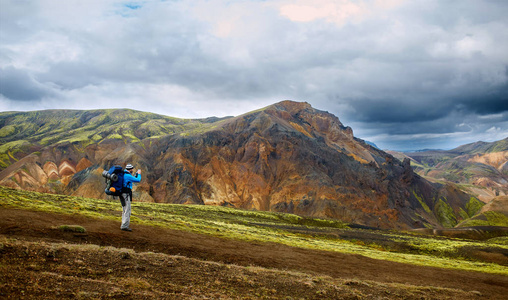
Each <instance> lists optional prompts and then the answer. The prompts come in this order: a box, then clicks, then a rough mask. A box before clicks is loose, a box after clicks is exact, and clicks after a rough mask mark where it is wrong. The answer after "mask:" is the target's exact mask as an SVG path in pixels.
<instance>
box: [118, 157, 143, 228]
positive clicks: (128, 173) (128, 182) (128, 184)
mask: <svg viewBox="0 0 508 300" xmlns="http://www.w3.org/2000/svg"><path fill="white" fill-rule="evenodd" d="M133 171H134V166H133V165H131V164H127V166H126V167H125V171H124V175H123V189H122V195H121V196H120V202H121V203H122V225H121V226H120V229H121V230H124V231H132V229H131V228H130V223H131V202H132V183H133V182H140V181H141V170H138V171H137V172H136V173H135V175H133V174H132V172H133Z"/></svg>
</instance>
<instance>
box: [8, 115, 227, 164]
mask: <svg viewBox="0 0 508 300" xmlns="http://www.w3.org/2000/svg"><path fill="white" fill-rule="evenodd" d="M220 120H222V119H218V118H209V119H196V120H189V119H179V118H172V117H167V116H163V115H157V114H153V113H147V112H141V111H135V110H130V109H106V110H90V111H80V110H45V111H32V112H0V170H1V169H4V168H6V167H7V166H9V165H10V164H11V163H12V162H14V161H16V160H18V159H20V158H22V157H24V156H26V155H28V154H30V153H32V152H36V151H38V150H39V149H41V148H43V147H46V146H50V145H58V144H66V143H71V144H73V145H75V146H76V147H79V148H81V149H84V148H85V147H86V146H88V145H90V144H96V143H97V144H98V143H101V142H104V141H106V140H116V141H118V140H119V141H123V142H124V143H131V142H138V141H140V140H143V139H146V138H157V137H161V136H165V135H171V134H187V135H188V134H192V133H197V132H202V131H206V130H207V129H210V128H213V126H214V123H215V122H219V121H220Z"/></svg>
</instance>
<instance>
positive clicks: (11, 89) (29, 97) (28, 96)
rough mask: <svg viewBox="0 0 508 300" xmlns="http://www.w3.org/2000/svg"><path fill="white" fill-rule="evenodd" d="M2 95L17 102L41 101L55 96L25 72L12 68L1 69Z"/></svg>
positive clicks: (0, 84)
mask: <svg viewBox="0 0 508 300" xmlns="http://www.w3.org/2000/svg"><path fill="white" fill-rule="evenodd" d="M0 94H2V95H3V96H4V97H6V98H9V99H12V100H16V101H18V100H19V101H33V100H41V99H42V98H44V97H47V96H54V92H53V91H52V90H51V89H50V88H49V87H47V86H45V85H43V84H40V83H39V82H37V81H36V80H35V79H34V78H32V77H31V76H30V75H29V74H28V73H27V72H26V71H25V70H17V69H15V68H12V67H7V68H4V69H0Z"/></svg>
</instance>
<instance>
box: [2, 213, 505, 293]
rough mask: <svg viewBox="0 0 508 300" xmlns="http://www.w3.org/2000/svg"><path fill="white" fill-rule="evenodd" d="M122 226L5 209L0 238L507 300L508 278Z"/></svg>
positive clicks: (110, 222) (65, 216)
mask: <svg viewBox="0 0 508 300" xmlns="http://www.w3.org/2000/svg"><path fill="white" fill-rule="evenodd" d="M59 225H81V226H83V227H85V228H86V230H87V233H86V234H77V233H71V232H62V231H60V230H57V229H54V227H55V226H59ZM119 227H120V221H118V222H114V221H109V220H100V219H94V218H87V217H83V216H79V215H60V214H51V213H43V212H32V211H25V210H14V209H5V208H1V209H0V234H3V235H5V236H8V237H15V238H17V239H22V240H29V241H39V240H44V241H48V242H62V241H65V242H71V243H88V244H97V245H101V246H114V247H118V248H128V249H133V250H135V251H137V252H146V251H152V252H160V253H166V254H171V255H176V254H178V255H183V256H187V257H191V258H198V259H204V260H209V261H216V262H223V263H232V264H237V265H241V266H251V265H253V266H261V267H265V268H274V269H280V270H296V271H301V272H306V273H312V274H322V275H328V276H332V277H335V278H346V279H358V280H372V281H376V282H384V283H402V284H410V285H417V286H434V287H446V288H454V289H460V290H463V291H479V292H480V293H481V294H482V295H483V296H486V297H487V298H490V299H506V297H507V296H506V295H508V276H502V275H493V274H485V273H480V272H467V271H458V270H449V269H440V268H432V267H420V266H414V265H408V264H401V263H395V262H388V261H380V260H374V259H371V258H367V257H363V256H360V255H350V254H342V253H333V252H327V251H319V250H309V249H299V248H294V247H289V246H284V245H279V244H273V243H258V242H243V241H234V240H228V239H221V238H217V237H212V236H207V235H199V234H193V233H189V232H183V231H177V230H170V229H162V228H153V227H149V226H142V225H137V224H133V229H134V231H133V232H123V231H121V230H120V229H119Z"/></svg>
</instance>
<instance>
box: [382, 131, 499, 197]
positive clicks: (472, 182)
mask: <svg viewBox="0 0 508 300" xmlns="http://www.w3.org/2000/svg"><path fill="white" fill-rule="evenodd" d="M389 153H391V154H392V155H394V156H395V157H397V158H399V159H404V158H409V159H410V160H411V164H412V166H413V168H414V169H415V170H416V171H417V172H418V174H420V175H421V176H424V177H426V178H428V179H431V180H437V181H447V182H453V183H455V184H459V185H460V186H461V187H462V188H464V189H466V190H467V191H469V192H470V193H472V194H474V195H476V196H477V197H478V198H479V199H481V200H482V201H484V202H489V201H490V200H492V199H493V198H494V197H496V196H499V195H507V194H508V138H505V139H503V140H500V141H496V142H492V143H486V142H476V143H471V144H467V145H463V146H460V147H457V148H455V149H452V150H448V151H444V150H430V151H421V152H412V153H398V152H391V151H389Z"/></svg>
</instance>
